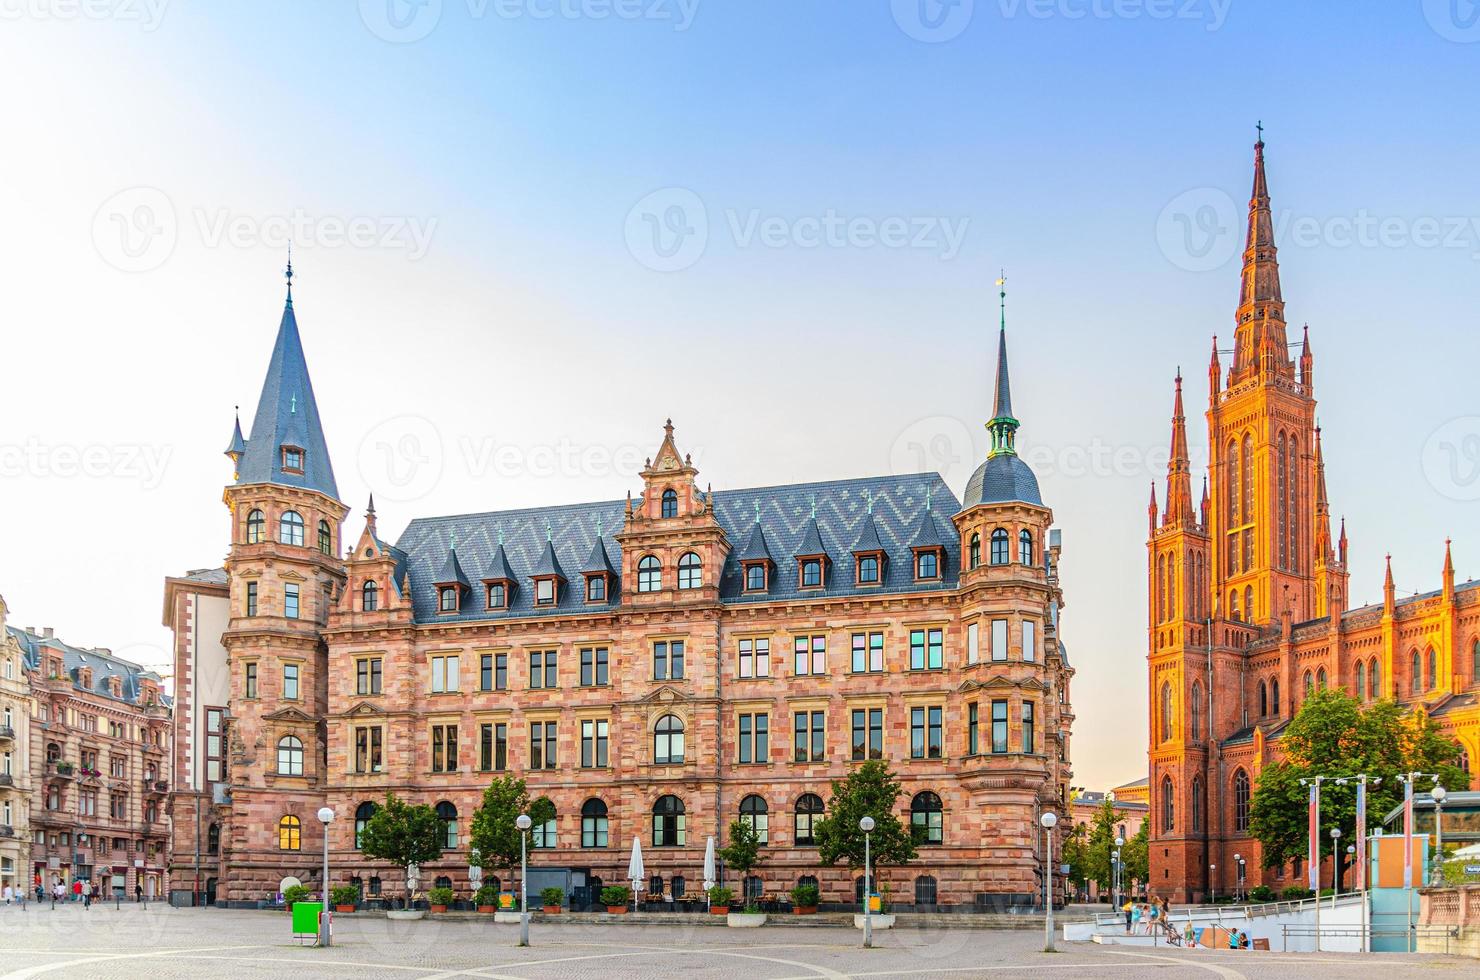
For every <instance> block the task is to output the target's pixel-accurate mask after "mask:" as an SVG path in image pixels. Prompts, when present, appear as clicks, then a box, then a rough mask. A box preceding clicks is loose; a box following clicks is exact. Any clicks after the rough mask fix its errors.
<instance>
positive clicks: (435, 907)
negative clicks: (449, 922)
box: [432, 905, 447, 912]
mask: <svg viewBox="0 0 1480 980" xmlns="http://www.w3.org/2000/svg"><path fill="white" fill-rule="evenodd" d="M432 911H433V912H446V911H447V906H445V905H433V906H432Z"/></svg>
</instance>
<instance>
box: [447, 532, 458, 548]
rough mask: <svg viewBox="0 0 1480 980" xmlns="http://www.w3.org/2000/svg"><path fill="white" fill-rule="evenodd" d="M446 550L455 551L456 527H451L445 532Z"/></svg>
mask: <svg viewBox="0 0 1480 980" xmlns="http://www.w3.org/2000/svg"><path fill="white" fill-rule="evenodd" d="M447 550H448V551H456V550H457V529H456V528H453V529H452V530H451V531H449V532H448V534H447Z"/></svg>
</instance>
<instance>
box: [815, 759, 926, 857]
mask: <svg viewBox="0 0 1480 980" xmlns="http://www.w3.org/2000/svg"><path fill="white" fill-rule="evenodd" d="M900 792H901V789H900V785H899V780H898V779H896V778H895V777H894V773H892V772H890V771H889V766H888V765H887V764H885V763H884V762H882V761H880V760H878V759H871V760H869V761H868V762H865V763H864V764H863V765H861V766H859V767H858V768H857V769H854V770H853V771H852V772H850V773H849V774H848V776H847V778H846V779H842V780H837V779H835V780H833V784H832V799H831V800H829V801H828V804H827V816H825V817H823V818H822V819H821V820H819V821H817V823H816V825H815V826H814V827H813V828H812V836H813V838H814V839H815V840H816V841H817V856H818V859H819V860H820V861H821V862H822V863H823V864H825V865H829V866H831V865H834V864H837V863H838V862H839V861H844V862H846V863H847V865H848V868H849V870H853V871H856V870H858V869H860V868H862V867H863V850H864V847H863V844H864V841H863V831H861V830H859V829H858V821H859V820H861V819H863V818H864V817H865V816H869V817H873V818H874V829H873V831H872V832H871V833H870V834H869V843H870V847H871V849H872V857H873V863H874V866H875V867H881V866H884V865H892V866H896V867H897V866H900V865H904V864H908V863H909V862H910V861H911V860H913V859H914V857H915V854H916V852H917V849H918V848H917V834H916V833H915V831H914V828H912V827H911V828H907V827H906V826H905V825H904V824H903V823H902V822H901V821H900V819H899V818H898V817H897V816H895V813H894V806H895V803H896V802H897V801H898V800H899V795H900Z"/></svg>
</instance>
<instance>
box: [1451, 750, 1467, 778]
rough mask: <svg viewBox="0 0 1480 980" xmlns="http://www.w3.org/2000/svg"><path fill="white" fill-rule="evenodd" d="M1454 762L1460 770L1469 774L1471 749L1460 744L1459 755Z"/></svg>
mask: <svg viewBox="0 0 1480 980" xmlns="http://www.w3.org/2000/svg"><path fill="white" fill-rule="evenodd" d="M1454 764H1455V765H1456V766H1458V767H1459V771H1460V772H1462V773H1464V774H1465V775H1466V776H1468V775H1469V774H1470V750H1469V749H1467V748H1465V747H1464V746H1460V750H1459V755H1457V756H1455V759H1454Z"/></svg>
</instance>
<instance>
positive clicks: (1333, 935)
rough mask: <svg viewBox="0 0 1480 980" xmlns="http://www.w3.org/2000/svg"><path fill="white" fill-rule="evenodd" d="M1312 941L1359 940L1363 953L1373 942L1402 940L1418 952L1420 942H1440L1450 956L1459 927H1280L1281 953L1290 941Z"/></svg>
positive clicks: (1317, 943)
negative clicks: (1450, 945)
mask: <svg viewBox="0 0 1480 980" xmlns="http://www.w3.org/2000/svg"><path fill="white" fill-rule="evenodd" d="M1292 937H1293V938H1297V939H1315V940H1316V945H1317V947H1319V946H1320V942H1321V941H1322V940H1327V939H1358V940H1361V946H1362V949H1364V950H1371V949H1372V940H1374V939H1402V940H1404V941H1405V947H1406V948H1407V949H1409V950H1410V951H1411V950H1415V949H1417V941H1418V940H1419V939H1442V940H1443V941H1444V952H1446V953H1448V952H1449V943H1450V940H1456V939H1458V938H1459V926H1420V925H1413V926H1407V927H1402V926H1387V927H1381V926H1365V925H1364V926H1321V927H1320V928H1319V929H1317V928H1316V927H1315V926H1281V927H1280V949H1281V950H1282V951H1283V952H1289V949H1290V939H1291V938H1292Z"/></svg>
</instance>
